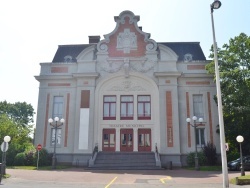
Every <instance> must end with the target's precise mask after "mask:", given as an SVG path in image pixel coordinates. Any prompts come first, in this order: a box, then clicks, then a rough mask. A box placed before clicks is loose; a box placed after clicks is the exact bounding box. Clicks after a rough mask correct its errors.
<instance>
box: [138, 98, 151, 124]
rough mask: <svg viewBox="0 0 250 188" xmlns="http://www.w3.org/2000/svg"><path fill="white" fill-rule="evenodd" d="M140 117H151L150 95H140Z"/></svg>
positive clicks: (140, 118) (141, 118)
mask: <svg viewBox="0 0 250 188" xmlns="http://www.w3.org/2000/svg"><path fill="white" fill-rule="evenodd" d="M137 109H138V119H139V120H143V119H151V98H150V96H149V95H142V96H138V107H137Z"/></svg>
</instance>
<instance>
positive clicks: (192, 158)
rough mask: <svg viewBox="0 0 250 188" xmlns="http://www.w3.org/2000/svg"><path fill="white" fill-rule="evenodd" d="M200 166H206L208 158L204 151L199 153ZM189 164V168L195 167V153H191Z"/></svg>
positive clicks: (188, 157) (189, 154) (188, 156)
mask: <svg viewBox="0 0 250 188" xmlns="http://www.w3.org/2000/svg"><path fill="white" fill-rule="evenodd" d="M197 156H198V160H199V165H200V166H202V165H205V164H206V158H205V156H204V153H203V152H202V151H199V152H197ZM187 164H188V166H195V152H190V153H188V155H187Z"/></svg>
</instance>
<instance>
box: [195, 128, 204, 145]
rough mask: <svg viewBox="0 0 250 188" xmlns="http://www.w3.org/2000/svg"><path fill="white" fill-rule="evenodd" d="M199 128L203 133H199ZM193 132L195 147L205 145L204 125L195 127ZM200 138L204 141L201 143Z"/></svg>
mask: <svg viewBox="0 0 250 188" xmlns="http://www.w3.org/2000/svg"><path fill="white" fill-rule="evenodd" d="M201 130H203V135H201V134H202V133H201ZM195 134H196V144H197V147H204V146H205V145H206V129H205V127H202V128H199V127H197V128H196V132H195ZM202 136H203V138H202ZM202 139H203V141H204V142H203V143H201V142H202Z"/></svg>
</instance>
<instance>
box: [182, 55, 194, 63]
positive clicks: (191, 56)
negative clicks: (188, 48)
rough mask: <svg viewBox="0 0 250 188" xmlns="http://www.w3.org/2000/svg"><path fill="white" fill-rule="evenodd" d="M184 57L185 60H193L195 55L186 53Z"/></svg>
mask: <svg viewBox="0 0 250 188" xmlns="http://www.w3.org/2000/svg"><path fill="white" fill-rule="evenodd" d="M183 59H184V62H191V61H193V55H192V54H185V55H184V58H183Z"/></svg>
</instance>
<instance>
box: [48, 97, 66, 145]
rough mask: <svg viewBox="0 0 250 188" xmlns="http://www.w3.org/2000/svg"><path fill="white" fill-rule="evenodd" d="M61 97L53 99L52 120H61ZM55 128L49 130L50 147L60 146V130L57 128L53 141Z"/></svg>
mask: <svg viewBox="0 0 250 188" xmlns="http://www.w3.org/2000/svg"><path fill="white" fill-rule="evenodd" d="M63 102H64V101H63V96H54V98H53V112H52V119H53V120H54V118H55V117H58V118H59V119H61V118H63ZM55 133H56V132H55V128H52V129H51V145H54V144H55V140H56V145H61V135H62V129H61V128H57V133H56V137H57V138H56V139H55Z"/></svg>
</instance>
